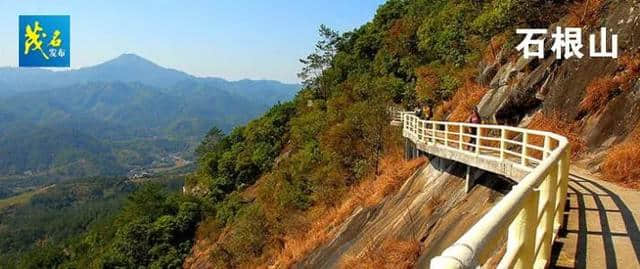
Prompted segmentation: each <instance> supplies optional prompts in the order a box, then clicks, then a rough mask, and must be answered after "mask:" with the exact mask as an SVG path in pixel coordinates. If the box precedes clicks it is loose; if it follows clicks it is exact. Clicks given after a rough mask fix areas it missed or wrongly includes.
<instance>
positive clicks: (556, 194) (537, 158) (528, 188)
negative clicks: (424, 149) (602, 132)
mask: <svg viewBox="0 0 640 269" xmlns="http://www.w3.org/2000/svg"><path fill="white" fill-rule="evenodd" d="M391 114H392V118H393V119H394V120H398V119H399V120H401V121H402V125H403V136H404V137H406V138H408V139H410V140H411V141H413V142H414V143H416V144H424V145H426V146H438V147H440V148H442V147H444V148H445V149H447V150H451V151H455V152H457V153H461V154H468V155H472V156H475V157H477V158H484V159H488V160H491V161H495V162H510V163H511V164H512V165H514V166H516V167H518V168H520V169H522V170H525V171H527V172H528V173H527V174H526V176H525V177H524V178H523V179H521V180H519V183H518V184H517V185H515V186H514V187H513V189H512V190H511V191H510V192H509V193H508V194H507V195H505V196H504V197H503V198H502V200H501V201H500V202H498V203H497V204H496V205H495V206H494V207H493V208H491V210H489V212H487V214H485V215H484V216H483V217H482V218H481V219H480V220H479V221H478V222H477V223H476V224H475V225H473V227H471V228H470V229H469V230H468V231H467V232H466V233H465V234H464V235H463V236H462V237H461V238H460V239H458V240H457V241H456V242H455V243H454V244H453V245H452V246H450V247H449V248H447V249H446V250H444V251H443V252H442V254H441V255H440V256H437V257H435V258H433V259H432V260H431V268H474V267H477V266H481V265H483V264H484V263H485V262H486V261H487V260H488V259H489V258H490V257H492V256H494V255H496V254H497V253H496V252H497V250H498V249H500V247H502V245H501V244H502V242H503V240H504V239H505V237H506V251H505V253H504V255H503V257H502V259H501V260H500V263H499V264H498V268H544V267H545V266H547V265H548V261H549V258H550V255H551V246H552V244H553V241H554V240H555V236H556V235H557V232H558V229H559V228H560V226H561V225H562V221H563V212H564V206H565V200H566V195H567V184H568V176H569V159H570V158H569V155H570V146H569V143H568V141H567V139H566V138H565V137H563V136H560V135H557V134H554V133H551V132H544V131H538V130H529V129H525V128H517V127H511V126H501V125H487V124H470V123H461V122H442V121H427V120H421V119H420V118H418V117H417V116H415V115H414V114H413V112H403V111H394V110H392V111H391ZM473 129H475V133H474V132H473ZM471 139H474V140H475V141H472V140H471Z"/></svg>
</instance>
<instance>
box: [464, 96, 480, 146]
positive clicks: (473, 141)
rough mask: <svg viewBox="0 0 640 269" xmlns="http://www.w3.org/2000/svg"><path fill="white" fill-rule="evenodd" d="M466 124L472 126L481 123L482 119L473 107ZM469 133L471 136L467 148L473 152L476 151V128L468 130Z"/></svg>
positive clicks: (476, 108)
mask: <svg viewBox="0 0 640 269" xmlns="http://www.w3.org/2000/svg"><path fill="white" fill-rule="evenodd" d="M466 122H468V123H472V124H481V123H482V118H481V117H480V113H479V112H478V107H475V106H474V107H473V112H471V115H469V117H468V118H467V120H466ZM469 133H470V134H471V135H472V137H471V139H470V140H469V144H471V145H470V146H468V147H467V148H468V149H469V150H471V151H474V150H475V149H476V148H475V144H476V143H477V141H476V134H477V133H478V128H476V127H471V128H469Z"/></svg>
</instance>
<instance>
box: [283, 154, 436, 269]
mask: <svg viewBox="0 0 640 269" xmlns="http://www.w3.org/2000/svg"><path fill="white" fill-rule="evenodd" d="M425 162H426V160H425V159H424V158H420V159H414V160H411V161H405V160H404V159H403V156H402V148H400V147H399V146H398V147H396V148H395V149H394V150H393V151H391V152H389V153H388V154H387V155H386V156H384V157H383V159H382V160H381V161H380V174H379V176H375V175H372V176H370V177H369V178H368V179H365V180H363V181H362V182H361V183H359V184H357V185H356V186H354V187H352V188H351V189H350V190H349V191H348V192H347V194H346V195H345V196H344V197H345V198H344V200H343V201H342V203H338V204H339V206H337V207H326V206H317V207H315V208H312V209H311V210H310V212H309V213H308V214H307V218H308V219H309V220H308V223H310V224H309V225H308V227H307V229H304V230H301V231H299V232H295V233H289V234H287V235H286V236H285V238H283V242H284V247H283V249H282V250H281V251H280V252H279V253H278V254H276V256H275V264H276V265H277V266H278V268H289V267H290V266H292V265H293V264H295V263H296V262H298V261H300V260H301V259H302V258H303V257H304V256H305V255H307V254H308V253H309V252H311V251H312V250H313V249H315V248H316V247H318V246H319V245H321V244H322V243H324V242H326V241H327V240H328V239H329V238H330V237H331V236H332V235H333V233H334V232H335V229H334V228H336V227H338V226H339V225H341V224H342V223H343V222H344V221H345V220H346V219H347V218H348V217H349V216H350V215H351V214H352V213H353V211H354V210H355V209H356V208H357V207H360V206H362V207H366V206H370V205H374V204H376V203H378V202H380V200H382V198H384V197H385V196H386V195H388V194H390V193H391V192H393V191H395V190H396V189H398V188H399V187H400V186H401V185H402V183H404V182H405V181H406V179H407V178H409V176H411V174H413V173H414V172H415V171H416V169H417V168H418V167H420V166H421V165H423V164H424V163H425Z"/></svg>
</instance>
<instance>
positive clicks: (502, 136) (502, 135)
mask: <svg viewBox="0 0 640 269" xmlns="http://www.w3.org/2000/svg"><path fill="white" fill-rule="evenodd" d="M506 140H507V130H505V129H504V128H500V161H504V150H505V141H506Z"/></svg>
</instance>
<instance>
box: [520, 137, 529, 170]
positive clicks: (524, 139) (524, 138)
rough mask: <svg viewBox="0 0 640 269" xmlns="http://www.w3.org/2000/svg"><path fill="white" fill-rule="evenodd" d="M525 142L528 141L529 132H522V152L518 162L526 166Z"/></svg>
mask: <svg viewBox="0 0 640 269" xmlns="http://www.w3.org/2000/svg"><path fill="white" fill-rule="evenodd" d="M527 143H529V133H527V132H522V153H521V155H520V158H521V159H520V164H522V165H523V166H527Z"/></svg>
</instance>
